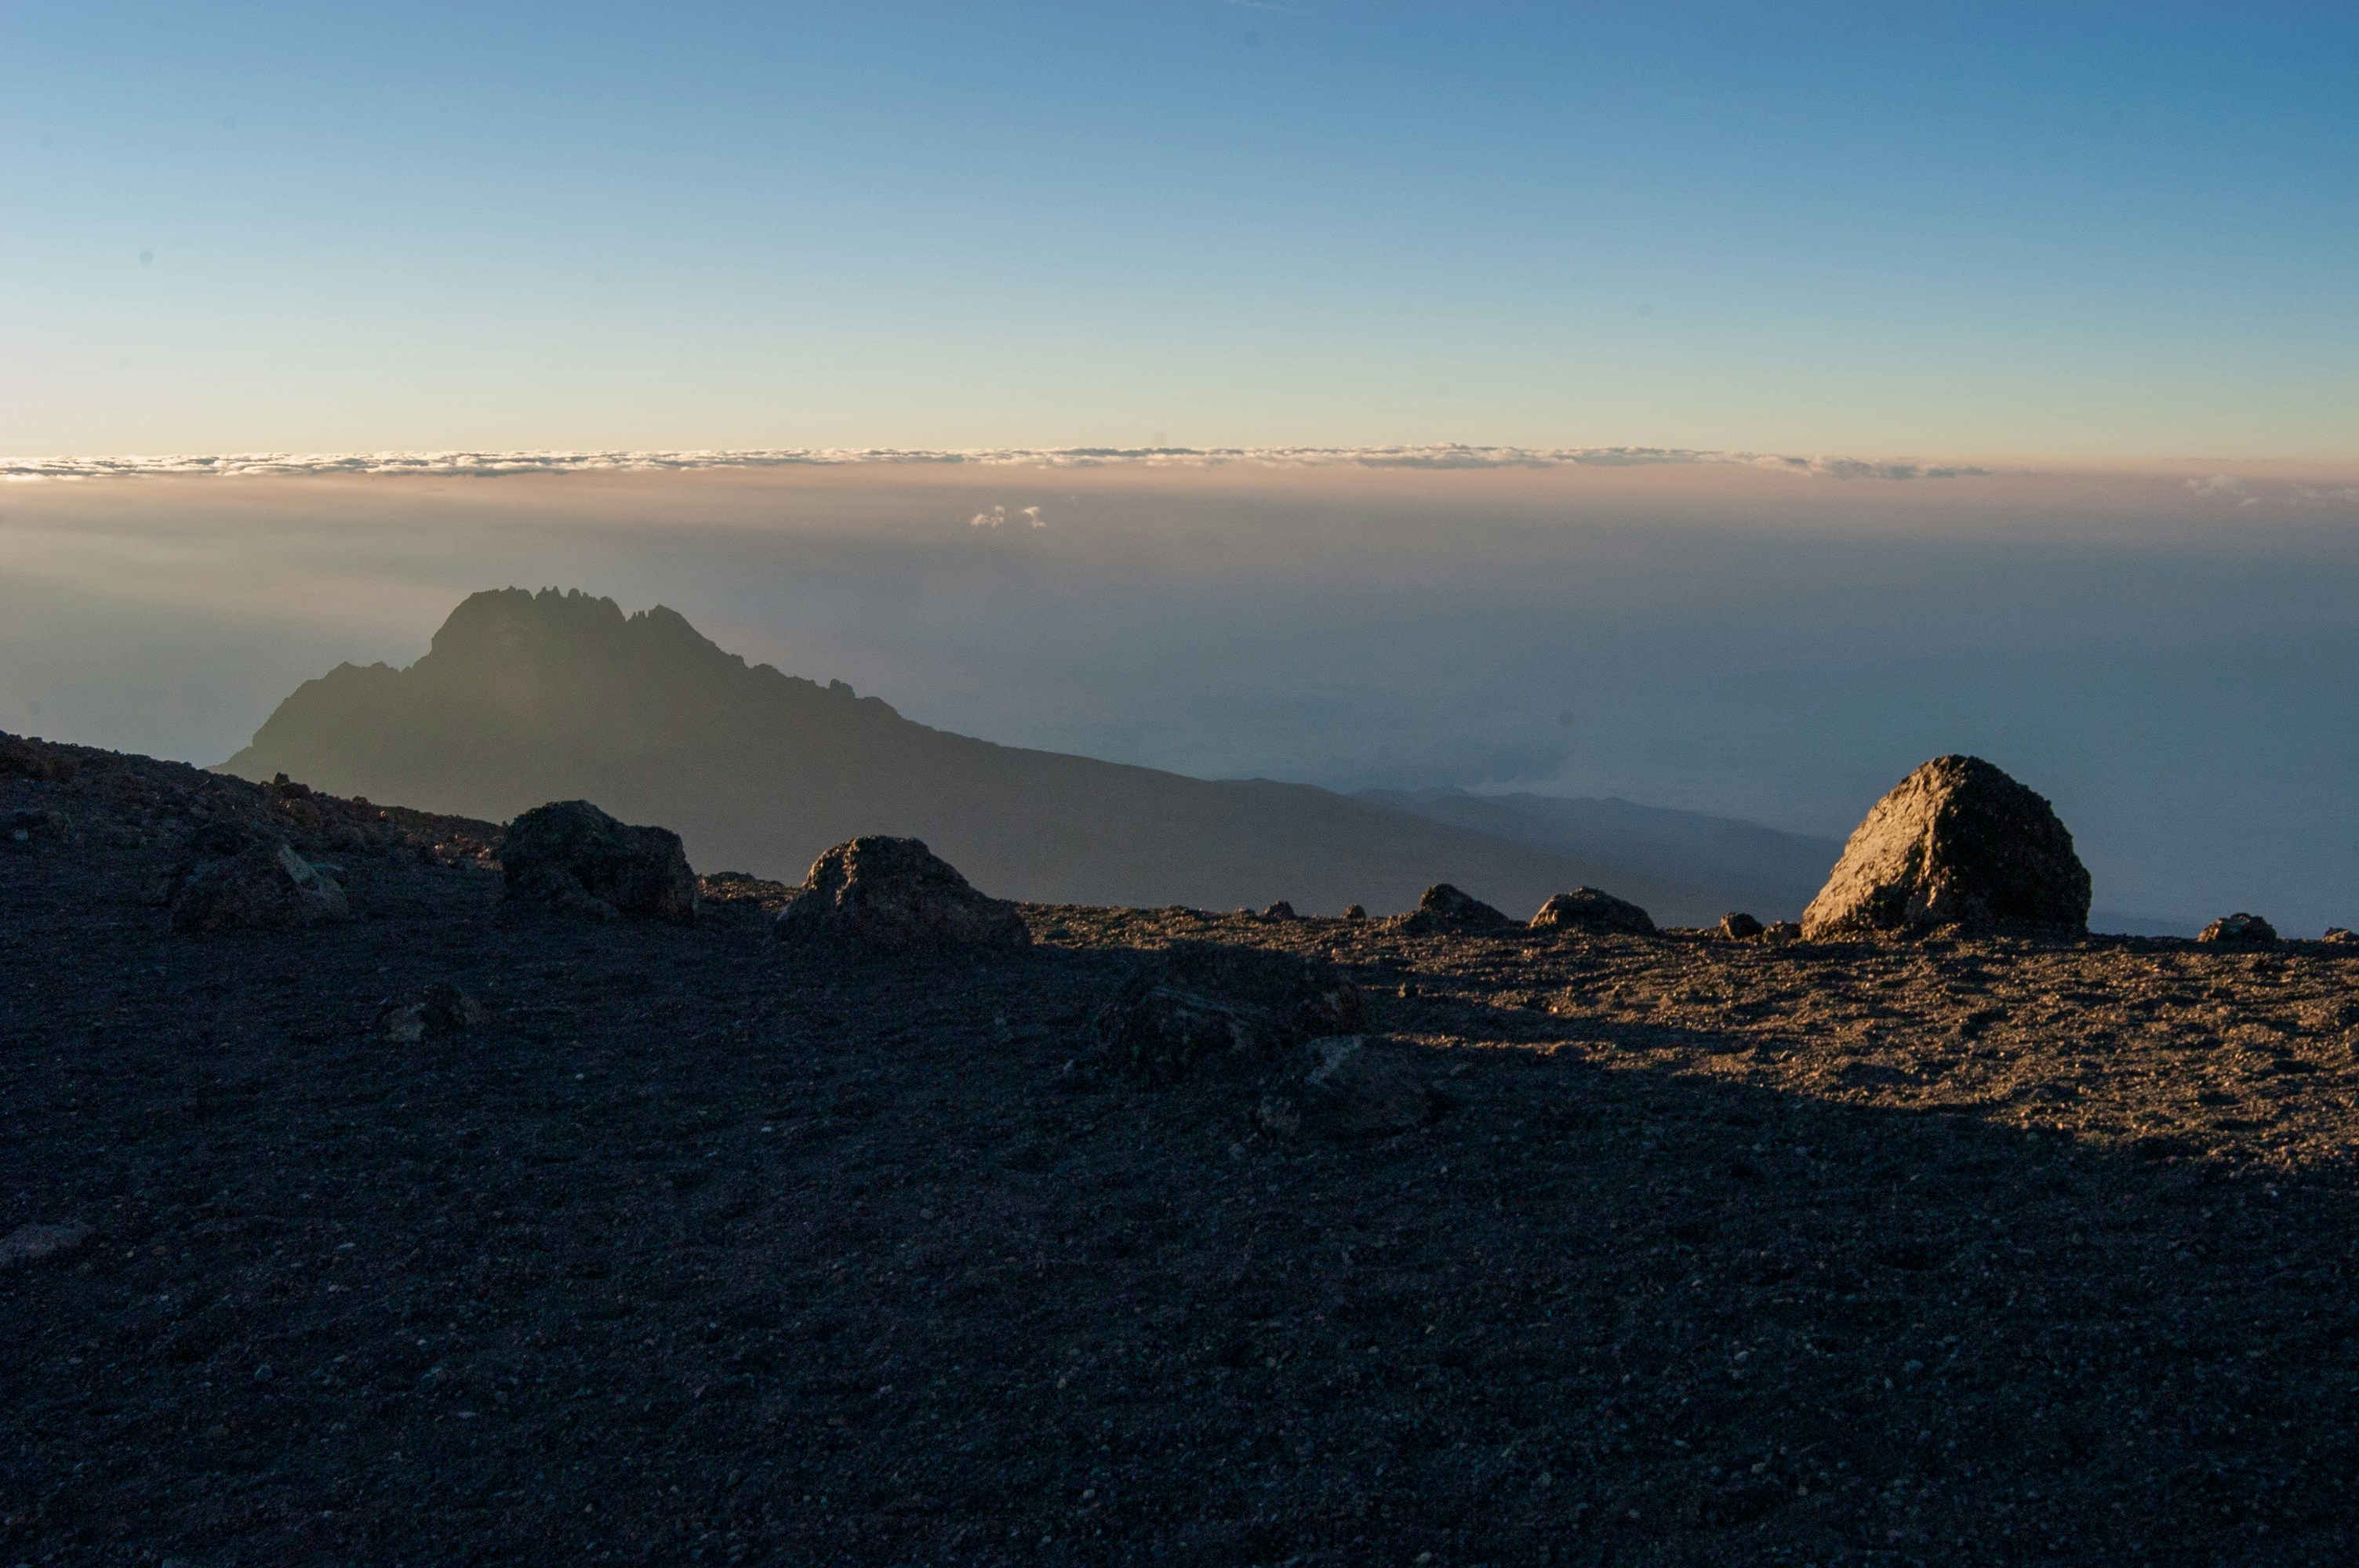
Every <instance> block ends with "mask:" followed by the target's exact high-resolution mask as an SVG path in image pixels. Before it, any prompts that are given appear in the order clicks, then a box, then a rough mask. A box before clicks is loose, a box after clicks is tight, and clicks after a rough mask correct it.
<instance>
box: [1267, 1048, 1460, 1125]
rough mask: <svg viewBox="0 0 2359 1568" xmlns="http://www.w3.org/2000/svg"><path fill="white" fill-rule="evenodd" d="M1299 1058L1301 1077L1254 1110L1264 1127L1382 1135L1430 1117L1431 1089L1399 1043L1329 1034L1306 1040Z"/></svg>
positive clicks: (1434, 1103) (1279, 1088)
mask: <svg viewBox="0 0 2359 1568" xmlns="http://www.w3.org/2000/svg"><path fill="white" fill-rule="evenodd" d="M1301 1061H1302V1065H1303V1071H1302V1074H1301V1076H1300V1077H1299V1078H1298V1079H1296V1080H1294V1081H1293V1082H1290V1083H1287V1084H1283V1085H1281V1086H1280V1087H1278V1088H1277V1089H1275V1090H1273V1091H1272V1092H1271V1093H1269V1094H1267V1095H1266V1096H1264V1097H1263V1098H1262V1102H1261V1104H1260V1106H1259V1107H1258V1108H1257V1109H1256V1113H1255V1115H1256V1120H1257V1121H1258V1122H1259V1123H1260V1124H1261V1126H1262V1129H1263V1130H1265V1131H1267V1132H1271V1133H1274V1134H1276V1135H1277V1136H1278V1137H1281V1138H1291V1137H1294V1136H1297V1135H1298V1134H1300V1133H1304V1132H1310V1133H1313V1134H1316V1135H1318V1136H1320V1137H1324V1138H1332V1139H1337V1140H1339V1141H1340V1140H1349V1139H1361V1138H1385V1137H1390V1136H1391V1135H1393V1134H1395V1133H1399V1132H1410V1131H1414V1130H1416V1129H1418V1128H1420V1127H1422V1126H1424V1125H1425V1124H1426V1123H1427V1122H1428V1121H1430V1120H1431V1119H1432V1118H1433V1113H1434V1109H1435V1108H1436V1104H1437V1101H1436V1100H1435V1098H1434V1094H1433V1090H1432V1088H1431V1087H1430V1086H1429V1085H1428V1084H1427V1083H1426V1082H1425V1080H1424V1078H1423V1077H1422V1076H1420V1075H1419V1073H1418V1071H1417V1067H1416V1065H1415V1064H1414V1063H1413V1062H1412V1061H1411V1060H1410V1058H1409V1055H1408V1052H1406V1051H1405V1050H1403V1049H1401V1048H1400V1047H1399V1046H1397V1045H1392V1044H1372V1043H1371V1042H1370V1041H1369V1040H1368V1039H1367V1037H1366V1036H1364V1035H1359V1034H1351V1035H1339V1036H1331V1037H1329V1038H1327V1039H1323V1040H1313V1041H1310V1043H1308V1044H1305V1045H1304V1046H1303V1048H1302V1056H1301Z"/></svg>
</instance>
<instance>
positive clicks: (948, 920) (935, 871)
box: [777, 834, 1032, 952]
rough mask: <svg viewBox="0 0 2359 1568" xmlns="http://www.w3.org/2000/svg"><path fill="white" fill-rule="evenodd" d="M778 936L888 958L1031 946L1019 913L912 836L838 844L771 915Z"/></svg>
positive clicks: (875, 836)
mask: <svg viewBox="0 0 2359 1568" xmlns="http://www.w3.org/2000/svg"><path fill="white" fill-rule="evenodd" d="M777 934H778V938H779V940H781V941H785V942H794V943H803V944H810V943H824V944H834V945H842V946H856V947H873V948H879V949H882V950H884V951H887V952H912V951H919V950H943V949H958V948H983V949H1001V950H1006V951H1016V950H1018V949H1021V948H1026V947H1029V946H1032V932H1031V929H1030V928H1029V927H1028V926H1027V925H1025V924H1024V915H1023V913H1022V912H1021V911H1019V910H1018V909H1017V908H1016V906H1015V905H1014V904H1012V903H1008V902H1006V900H1005V899H996V898H992V897H989V896H988V895H986V894H984V893H980V892H976V891H975V890H974V889H973V887H972V886H970V885H969V884H968V882H967V880H966V879H965V878H964V877H962V876H961V875H959V873H958V870H957V868H955V867H953V866H952V865H951V863H950V862H949V861H947V860H943V859H942V858H941V857H940V856H939V855H937V854H935V853H934V852H933V851H932V850H931V849H927V848H926V846H925V845H924V844H923V843H922V842H921V841H919V840H918V839H916V838H886V837H885V836H884V835H883V834H866V835H864V836H863V837H861V838H854V839H852V840H850V841H849V842H847V843H843V844H838V845H837V846H836V847H835V848H834V849H830V850H829V851H828V852H827V853H826V854H824V855H821V857H820V858H819V859H818V860H816V861H814V862H813V863H812V865H811V869H810V875H809V876H807V877H805V878H804V879H803V885H802V886H801V887H799V888H798V889H796V890H795V892H794V895H793V896H792V897H791V898H789V899H788V901H787V906H786V907H785V908H784V909H782V910H780V911H779V912H778V921H777Z"/></svg>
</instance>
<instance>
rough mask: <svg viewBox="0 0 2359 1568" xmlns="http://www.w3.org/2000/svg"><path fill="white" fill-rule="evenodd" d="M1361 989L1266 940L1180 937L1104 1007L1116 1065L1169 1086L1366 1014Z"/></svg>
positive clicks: (1101, 1033) (1104, 1033)
mask: <svg viewBox="0 0 2359 1568" xmlns="http://www.w3.org/2000/svg"><path fill="white" fill-rule="evenodd" d="M1366 1015H1367V1004H1366V1002H1365V1000H1364V999H1363V998H1362V996H1361V995H1360V992H1359V990H1358V989H1357V988H1355V987H1354V986H1353V985H1352V984H1351V983H1350V982H1349V981H1347V980H1345V979H1343V977H1342V976H1341V975H1340V974H1339V973H1337V972H1336V971H1335V970H1334V969H1333V968H1331V967H1329V966H1327V965H1323V964H1319V963H1314V962H1312V961H1310V960H1309V959H1305V958H1299V957H1295V956H1294V955H1293V954H1291V953H1272V952H1267V951H1265V950H1264V949H1261V948H1258V947H1221V946H1213V945H1212V944H1209V943H1199V942H1190V943H1181V944H1179V945H1177V946H1173V947H1171V948H1169V949H1168V950H1167V951H1166V952H1165V953H1164V954H1163V955H1162V956H1161V957H1159V958H1158V959H1156V960H1155V961H1153V962H1151V963H1148V964H1147V965H1146V966H1144V967H1142V968H1140V969H1139V971H1138V972H1137V973H1136V974H1135V975H1133V976H1132V977H1131V979H1129V980H1127V981H1126V982H1125V984H1124V985H1123V988H1122V989H1121V990H1119V991H1118V992H1116V993H1115V995H1114V1000H1112V1001H1111V1002H1109V1003H1108V1004H1107V1005H1106V1006H1105V1007H1104V1008H1103V1010H1101V1011H1100V1012H1099V1013H1098V1017H1097V1025H1096V1027H1097V1034H1098V1040H1099V1044H1100V1046H1101V1048H1102V1050H1103V1053H1104V1054H1105V1056H1106V1057H1107V1058H1109V1059H1110V1060H1111V1062H1112V1063H1113V1065H1115V1066H1116V1067H1118V1068H1120V1069H1122V1070H1123V1071H1125V1072H1128V1073H1131V1074H1134V1075H1136V1076H1140V1077H1143V1078H1146V1079H1147V1080H1148V1081H1149V1082H1151V1083H1169V1082H1172V1081H1173V1080H1175V1079H1178V1078H1181V1077H1184V1076H1187V1075H1188V1074H1189V1073H1190V1072H1192V1071H1194V1070H1196V1069H1197V1068H1199V1067H1200V1066H1204V1065H1213V1064H1218V1065H1241V1066H1258V1065H1263V1064H1265V1063H1266V1062H1269V1061H1271V1060H1273V1059H1275V1058H1276V1057H1277V1056H1279V1055H1280V1054H1283V1053H1285V1052H1286V1051H1287V1050H1288V1049H1290V1048H1291V1047H1293V1046H1294V1045H1296V1044H1299V1043H1300V1042H1302V1041H1304V1040H1309V1039H1313V1038H1316V1037H1318V1036H1321V1035H1328V1034H1341V1033H1348V1032H1349V1031H1351V1030H1353V1029H1354V1028H1357V1027H1358V1026H1359V1025H1360V1024H1361V1023H1362V1022H1364V1020H1365V1018H1366Z"/></svg>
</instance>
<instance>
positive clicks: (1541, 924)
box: [1532, 888, 1655, 935]
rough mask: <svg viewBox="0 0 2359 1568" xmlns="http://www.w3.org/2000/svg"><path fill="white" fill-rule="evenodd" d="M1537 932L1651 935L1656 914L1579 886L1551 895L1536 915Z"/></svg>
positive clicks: (1533, 927)
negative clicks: (1613, 932)
mask: <svg viewBox="0 0 2359 1568" xmlns="http://www.w3.org/2000/svg"><path fill="white" fill-rule="evenodd" d="M1532 929H1533V930H1535V931H1624V932H1628V933H1631V934H1632V935H1652V934H1653V932H1654V929H1655V920H1654V916H1652V915H1650V914H1647V912H1646V911H1645V910H1643V909H1640V908H1639V907H1638V906H1637V905H1636V904H1635V903H1631V902H1630V901H1629V900H1628V899H1625V898H1615V897H1614V895H1613V894H1612V893H1610V892H1600V891H1599V890H1598V889H1596V888H1575V889H1573V890H1572V891H1571V892H1560V893H1557V894H1554V895H1553V896H1551V897H1550V898H1549V901H1548V902H1547V903H1544V904H1542V905H1540V912H1539V913H1538V914H1535V915H1533V916H1532Z"/></svg>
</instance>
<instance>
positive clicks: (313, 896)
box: [168, 827, 353, 936]
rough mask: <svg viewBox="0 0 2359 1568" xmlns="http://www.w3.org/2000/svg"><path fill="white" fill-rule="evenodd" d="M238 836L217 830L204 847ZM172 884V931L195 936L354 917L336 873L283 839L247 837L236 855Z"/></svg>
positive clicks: (201, 865) (189, 871) (183, 870)
mask: <svg viewBox="0 0 2359 1568" xmlns="http://www.w3.org/2000/svg"><path fill="white" fill-rule="evenodd" d="M239 837H241V835H240V834H239V833H238V830H237V829H235V828H234V827H216V828H214V829H212V830H210V831H209V832H208V834H207V835H206V836H205V838H203V839H202V840H201V848H212V849H219V848H222V847H224V846H225V845H227V844H229V843H232V842H234V841H235V840H236V839H237V838H239ZM168 886H169V889H170V892H169V907H170V909H171V920H172V928H173V929H174V930H175V931H181V932H185V933H187V934H189V935H193V936H202V935H212V933H214V932H217V931H237V930H274V929H277V928H281V927H285V926H292V925H314V924H316V923H318V922H321V921H327V920H349V919H351V918H352V913H353V907H352V901H351V900H350V899H348V898H347V897H345V895H344V885H343V883H342V881H341V880H340V879H339V873H338V872H337V870H336V868H335V867H333V866H326V865H313V864H312V863H311V862H310V861H309V860H305V859H304V858H303V857H302V856H300V855H299V854H297V853H296V852H295V851H294V849H292V848H291V847H290V846H288V843H287V842H286V841H285V840H284V839H280V838H249V839H247V840H246V841H245V843H244V845H243V847H241V848H238V849H235V850H234V852H233V853H228V854H218V853H217V854H214V855H212V856H211V857H209V858H206V859H202V860H196V861H194V862H192V863H189V864H185V865H183V866H182V867H180V868H178V869H177V870H176V871H175V872H174V873H173V874H172V875H171V877H170V879H169V881H168Z"/></svg>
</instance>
